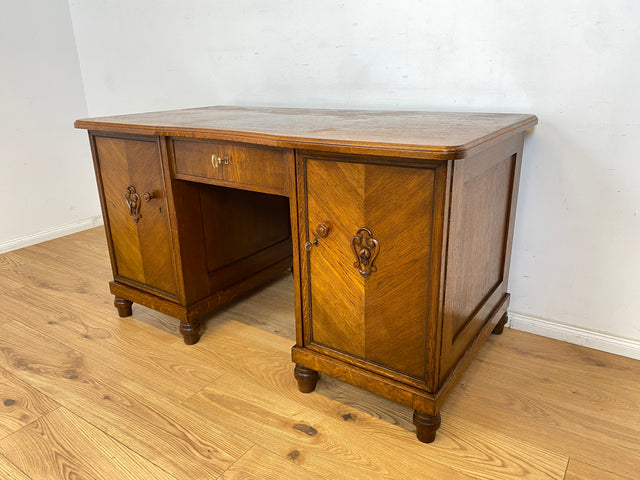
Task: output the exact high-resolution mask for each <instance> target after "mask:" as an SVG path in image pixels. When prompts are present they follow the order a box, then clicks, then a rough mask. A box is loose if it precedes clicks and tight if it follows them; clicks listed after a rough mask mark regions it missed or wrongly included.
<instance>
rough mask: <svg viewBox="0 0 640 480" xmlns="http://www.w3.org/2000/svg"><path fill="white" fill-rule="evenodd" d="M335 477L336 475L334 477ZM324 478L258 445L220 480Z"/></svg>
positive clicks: (314, 479)
mask: <svg viewBox="0 0 640 480" xmlns="http://www.w3.org/2000/svg"><path fill="white" fill-rule="evenodd" d="M332 478H335V477H332ZM283 479H292V480H293V479H295V480H323V479H324V477H321V476H320V475H317V474H315V473H312V472H310V471H308V470H306V469H305V468H303V467H301V466H299V465H296V464H295V463H294V462H293V461H291V460H289V459H284V458H282V457H280V456H278V455H276V454H275V453H272V452H270V451H269V450H267V449H265V448H262V447H260V446H258V445H256V446H254V447H252V448H251V450H249V451H248V452H247V453H245V454H244V455H243V456H242V458H240V460H238V461H237V462H236V463H234V464H233V465H232V466H231V467H230V468H229V469H228V470H227V471H226V472H224V474H223V475H222V476H221V477H220V480H283Z"/></svg>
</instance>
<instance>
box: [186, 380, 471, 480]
mask: <svg viewBox="0 0 640 480" xmlns="http://www.w3.org/2000/svg"><path fill="white" fill-rule="evenodd" d="M250 396H252V399H251V400H250V401H248V398H249V397H250ZM184 405H185V406H187V407H189V408H191V409H194V410H196V411H198V412H200V413H201V414H205V415H207V416H208V417H209V418H211V419H212V420H214V421H216V422H220V423H221V424H222V425H232V424H233V425H234V428H235V429H237V430H238V431H241V432H242V433H243V435H245V436H247V438H249V439H250V440H252V441H254V442H256V443H259V444H262V445H266V444H268V445H270V448H271V449H272V451H275V452H276V453H277V454H278V455H280V456H281V457H283V458H289V459H290V460H292V461H294V462H295V463H297V464H298V465H300V466H303V467H304V468H306V469H308V470H310V471H312V472H314V473H317V474H319V475H322V476H325V477H326V476H330V475H331V474H332V472H336V471H339V472H341V475H342V476H343V477H347V478H354V479H368V478H425V479H428V478H433V479H442V478H451V479H457V478H469V477H466V476H465V475H462V474H460V473H458V472H456V471H454V470H452V469H450V468H447V467H445V466H442V465H439V464H438V463H436V462H435V461H434V460H432V459H430V458H426V457H419V456H415V455H413V454H408V453H407V452H406V451H403V449H401V448H397V447H395V446H393V445H391V444H388V443H386V444H385V445H384V446H382V445H380V443H378V442H376V441H375V440H373V441H372V440H369V439H367V438H363V437H362V436H360V435H358V434H357V431H356V430H355V429H353V428H351V427H350V426H349V425H345V422H340V421H338V420H334V419H330V418H327V417H324V416H322V415H320V414H318V413H316V412H314V411H313V410H312V409H309V408H305V407H301V406H300V405H299V404H297V403H295V402H292V401H290V400H287V399H285V398H283V397H281V396H279V395H277V394H275V393H272V392H270V391H268V390H264V389H256V387H255V386H254V385H252V384H250V383H248V382H246V381H243V380H241V379H237V378H233V377H231V376H230V375H228V376H223V377H222V378H220V379H218V380H217V381H216V382H214V383H212V384H211V385H210V386H208V387H207V388H205V389H204V390H202V391H201V392H199V393H198V394H196V395H194V396H193V397H192V398H190V399H189V400H187V401H186V402H185V403H184ZM328 450H329V451H331V452H332V454H331V455H327V454H326V452H327V451H328ZM389 455H393V456H396V455H401V456H402V458H403V462H402V463H400V462H397V463H394V464H393V465H392V464H390V463H388V462H385V461H383V460H382V458H385V457H387V456H389Z"/></svg>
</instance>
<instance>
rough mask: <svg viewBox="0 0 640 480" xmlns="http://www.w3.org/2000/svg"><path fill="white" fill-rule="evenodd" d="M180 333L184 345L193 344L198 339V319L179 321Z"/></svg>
mask: <svg viewBox="0 0 640 480" xmlns="http://www.w3.org/2000/svg"><path fill="white" fill-rule="evenodd" d="M180 333H181V334H182V339H183V340H184V343H185V345H193V344H194V343H198V340H200V321H199V320H194V321H191V322H189V323H186V322H180Z"/></svg>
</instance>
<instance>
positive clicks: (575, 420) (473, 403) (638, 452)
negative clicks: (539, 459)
mask: <svg viewBox="0 0 640 480" xmlns="http://www.w3.org/2000/svg"><path fill="white" fill-rule="evenodd" d="M467 373H468V375H465V377H463V378H462V380H461V381H460V383H459V384H458V385H456V387H455V389H454V390H453V392H452V393H451V396H450V397H449V398H448V399H447V401H446V402H445V404H444V406H443V407H442V412H443V413H442V415H443V419H446V415H447V414H452V415H455V416H459V417H460V418H464V419H465V420H467V421H470V422H473V423H475V424H476V425H478V426H479V427H480V426H481V427H482V428H490V429H492V430H495V431H498V432H501V433H502V434H504V435H507V436H511V437H515V438H525V439H528V441H530V442H532V443H536V444H537V445H541V446H542V445H544V446H545V448H547V449H550V450H553V451H555V452H558V453H561V454H563V455H566V456H568V457H570V458H575V459H578V460H584V461H591V462H593V463H595V464H596V465H598V466H601V467H602V468H605V469H607V470H612V471H623V472H624V471H640V442H639V441H638V439H639V438H640V435H639V434H638V430H637V429H636V428H634V427H635V426H631V425H619V424H616V423H611V422H608V421H607V420H606V418H602V417H600V416H599V415H598V414H592V415H584V414H582V413H580V412H576V411H574V410H573V408H572V405H570V404H569V405H564V404H557V403H554V402H553V400H552V399H550V400H547V401H544V400H541V399H539V398H532V397H530V396H529V395H528V394H527V391H523V390H514V389H512V388H511V386H510V385H509V384H504V385H503V386H501V387H500V386H496V385H492V384H480V382H475V383H473V384H471V383H467V380H465V379H466V378H471V377H473V372H472V371H471V372H467ZM445 421H446V420H445Z"/></svg>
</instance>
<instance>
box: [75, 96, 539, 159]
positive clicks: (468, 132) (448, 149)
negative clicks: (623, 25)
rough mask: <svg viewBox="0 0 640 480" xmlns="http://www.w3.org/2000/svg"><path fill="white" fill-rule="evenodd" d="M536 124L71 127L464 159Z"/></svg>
mask: <svg viewBox="0 0 640 480" xmlns="http://www.w3.org/2000/svg"><path fill="white" fill-rule="evenodd" d="M537 122H538V119H537V117H536V116H535V115H528V114H501V113H452V112H421V111H383V110H380V111H371V110H322V109H299V108H253V107H228V106H219V107H202V108H190V109H185V110H171V111H163V112H150V113H139V114H132V115H118V116H111V117H101V118H90V119H83V120H77V121H76V123H75V126H76V128H83V129H87V130H91V131H108V132H121V133H131V134H146V135H166V136H182V137H193V138H209V139H218V140H229V141H237V142H243V143H252V144H258V145H266V146H273V147H282V148H299V149H314V150H315V149H320V150H324V151H335V152H340V153H359V154H385V155H404V154H407V155H410V156H414V157H422V158H425V159H437V160H445V159H451V158H464V157H466V156H468V155H470V154H471V153H472V152H474V151H476V150H478V149H482V147H487V146H489V145H490V144H493V143H494V142H495V141H497V140H498V139H500V138H501V137H507V136H511V135H514V134H517V133H520V132H522V131H524V130H526V129H527V128H530V127H532V126H534V125H535V124H536V123H537Z"/></svg>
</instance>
